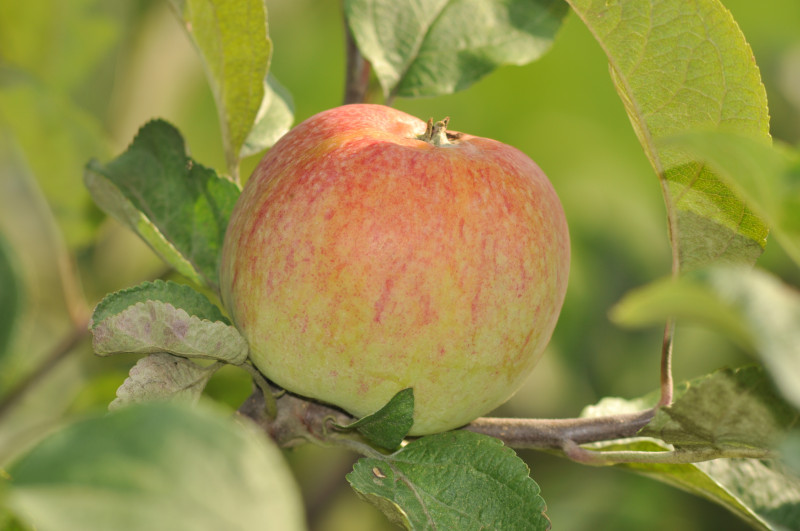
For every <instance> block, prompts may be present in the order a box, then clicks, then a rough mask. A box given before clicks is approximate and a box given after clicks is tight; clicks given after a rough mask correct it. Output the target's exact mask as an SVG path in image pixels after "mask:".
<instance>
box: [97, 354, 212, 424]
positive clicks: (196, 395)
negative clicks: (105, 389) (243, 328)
mask: <svg viewBox="0 0 800 531" xmlns="http://www.w3.org/2000/svg"><path fill="white" fill-rule="evenodd" d="M220 367H222V364H221V363H215V364H213V365H209V366H208V367H201V366H200V365H198V364H196V363H194V362H193V361H190V360H187V359H186V358H179V357H177V356H173V355H172V354H166V353H164V352H157V353H156V354H151V355H149V356H147V357H145V358H142V359H140V360H139V361H138V362H137V363H136V365H134V366H133V367H132V368H131V370H130V375H129V376H128V378H126V379H125V382H123V384H122V385H121V386H120V387H119V389H117V398H116V399H114V401H113V402H111V404H109V406H108V409H110V410H112V411H113V410H115V409H119V408H121V407H124V406H128V405H130V404H135V403H137V402H148V401H153V400H176V401H181V402H187V403H190V404H196V403H197V401H198V400H200V395H201V394H202V393H203V389H204V388H205V386H206V384H207V383H208V381H209V380H210V379H211V377H212V376H213V375H214V373H215V372H217V369H219V368H220Z"/></svg>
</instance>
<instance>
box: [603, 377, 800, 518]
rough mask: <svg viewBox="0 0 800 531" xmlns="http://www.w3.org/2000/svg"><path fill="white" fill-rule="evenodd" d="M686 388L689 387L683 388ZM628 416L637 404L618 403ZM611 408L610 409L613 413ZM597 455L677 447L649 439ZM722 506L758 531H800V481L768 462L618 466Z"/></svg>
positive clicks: (610, 445)
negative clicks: (761, 530)
mask: <svg viewBox="0 0 800 531" xmlns="http://www.w3.org/2000/svg"><path fill="white" fill-rule="evenodd" d="M681 387H682V388H685V386H681ZM615 403H616V404H617V406H619V409H618V410H616V411H606V413H607V414H608V413H624V412H626V411H629V410H630V409H632V408H635V407H636V406H637V405H638V404H633V403H632V404H628V405H625V404H624V401H619V400H616V401H615ZM610 405H611V403H610V402H608V403H606V406H605V408H606V409H608V406H610ZM590 446H591V447H592V449H594V450H598V451H629V452H630V451H633V452H665V451H669V450H670V449H671V448H672V447H671V446H670V445H667V444H666V443H664V442H661V441H658V440H655V439H649V438H644V437H639V438H633V439H626V440H623V441H611V442H599V443H594V444H592V445H590ZM616 466H617V467H619V468H625V469H628V470H631V471H633V472H636V473H639V474H642V475H645V476H648V477H650V478H653V479H655V480H658V481H661V482H663V483H667V484H669V485H672V486H674V487H677V488H679V489H682V490H685V491H687V492H690V493H692V494H695V495H697V496H701V497H703V498H706V499H708V500H710V501H712V502H714V503H717V504H719V505H721V506H723V507H725V508H726V509H728V510H729V511H731V512H732V513H733V514H735V515H737V516H738V517H740V518H742V519H743V520H744V521H745V522H747V523H748V524H749V525H751V526H753V527H754V528H756V529H763V530H789V529H797V528H798V527H800V477H798V476H797V475H796V474H793V473H791V471H789V470H787V469H785V468H784V467H783V466H782V465H781V464H779V463H778V462H776V461H772V460H764V459H716V460H712V461H706V462H701V463H693V464H668V463H658V464H653V463H623V464H619V465H616Z"/></svg>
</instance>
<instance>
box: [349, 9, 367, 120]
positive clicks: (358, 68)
mask: <svg viewBox="0 0 800 531" xmlns="http://www.w3.org/2000/svg"><path fill="white" fill-rule="evenodd" d="M344 33H345V39H346V44H345V46H346V52H347V70H346V74H345V86H344V103H345V104H348V103H363V102H365V101H366V100H367V90H368V89H369V72H370V66H369V62H368V61H367V60H366V59H365V58H364V56H363V55H362V54H361V50H359V49H358V45H357V44H356V40H355V38H354V37H353V32H352V31H351V30H350V26H349V25H348V24H347V20H345V22H344Z"/></svg>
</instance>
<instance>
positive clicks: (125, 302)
mask: <svg viewBox="0 0 800 531" xmlns="http://www.w3.org/2000/svg"><path fill="white" fill-rule="evenodd" d="M149 300H153V301H160V302H168V303H169V304H171V305H172V306H174V307H175V308H180V309H182V310H184V311H185V312H186V313H188V314H189V315H193V316H195V317H199V318H200V319H205V320H208V321H222V322H223V323H225V324H231V322H230V321H229V320H228V319H227V318H226V317H225V316H224V315H222V312H221V311H220V309H219V307H217V305H215V304H214V303H212V302H211V301H210V300H208V298H207V297H206V296H205V295H203V294H202V293H200V292H198V291H197V290H195V289H193V288H192V287H191V286H187V285H185V284H178V283H177V282H172V281H171V280H167V281H166V282H165V281H163V280H155V281H154V282H142V283H141V284H139V285H138V286H135V287H132V288H128V289H124V290H121V291H116V292H114V293H109V294H108V295H106V296H105V297H103V300H101V301H100V302H99V303H98V304H97V306H96V307H95V309H94V313H93V314H92V320H91V324H90V326H91V327H92V328H94V325H96V324H97V323H99V322H101V321H104V320H105V319H107V318H108V317H111V316H112V315H114V314H117V313H120V312H121V311H123V310H125V309H127V308H129V307H131V306H133V305H134V304H136V303H138V302H147V301H149Z"/></svg>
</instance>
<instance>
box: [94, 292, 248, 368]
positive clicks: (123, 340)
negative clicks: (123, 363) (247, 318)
mask: <svg viewBox="0 0 800 531" xmlns="http://www.w3.org/2000/svg"><path fill="white" fill-rule="evenodd" d="M92 334H93V336H94V337H93V340H92V346H93V348H94V351H95V352H96V353H97V354H99V355H101V356H106V355H109V354H123V353H136V354H153V353H156V352H169V353H170V354H175V355H176V356H183V357H186V358H200V359H212V360H219V361H224V362H227V363H232V364H234V365H239V364H241V363H244V361H245V360H246V359H247V354H248V346H247V341H245V339H244V338H243V337H242V335H241V334H240V333H239V331H238V330H237V329H236V328H235V327H233V326H230V325H227V324H225V323H223V322H221V321H216V322H212V321H207V320H205V319H200V318H198V317H195V316H194V315H189V314H188V313H186V311H185V310H182V309H180V308H175V307H174V306H173V305H171V304H169V303H166V302H161V301H152V300H150V301H145V302H138V303H136V304H134V305H133V306H131V307H129V308H127V309H125V310H123V311H121V312H119V313H117V314H114V315H112V316H110V317H107V318H105V319H103V320H102V321H100V322H97V323H94V326H93V327H92Z"/></svg>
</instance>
